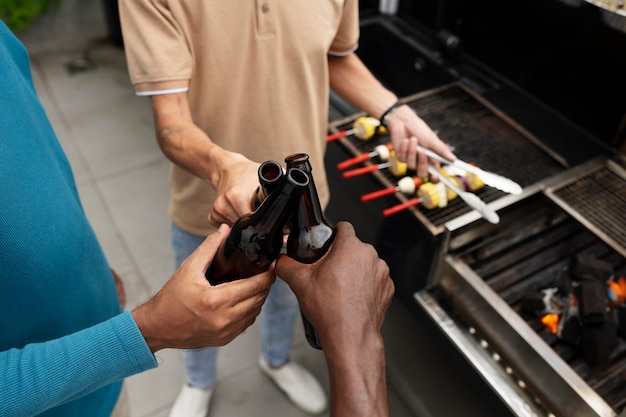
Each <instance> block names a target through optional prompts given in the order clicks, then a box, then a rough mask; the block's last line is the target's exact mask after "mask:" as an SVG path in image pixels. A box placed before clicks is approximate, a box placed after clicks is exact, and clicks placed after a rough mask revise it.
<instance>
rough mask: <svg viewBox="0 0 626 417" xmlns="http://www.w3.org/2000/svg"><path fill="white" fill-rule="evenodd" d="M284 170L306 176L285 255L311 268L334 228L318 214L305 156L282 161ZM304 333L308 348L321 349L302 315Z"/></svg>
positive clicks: (309, 166)
mask: <svg viewBox="0 0 626 417" xmlns="http://www.w3.org/2000/svg"><path fill="white" fill-rule="evenodd" d="M285 162H286V164H287V168H288V169H289V168H291V169H293V168H299V169H301V170H302V171H304V172H305V173H306V174H308V176H309V184H308V186H307V187H306V189H305V190H304V193H302V197H301V198H300V203H299V204H298V209H297V211H296V214H295V216H294V217H292V219H291V220H292V221H291V230H290V232H289V237H288V239H287V255H288V256H290V257H292V258H293V259H295V260H297V261H298V262H302V263H307V264H311V263H314V262H316V261H317V260H319V259H320V258H321V257H322V256H324V254H325V253H326V252H327V251H328V248H330V245H331V244H332V243H333V239H334V238H335V228H334V227H333V226H331V225H330V224H329V223H328V222H327V221H326V219H325V218H324V214H323V212H322V206H321V204H320V200H319V196H318V195H317V189H316V188H315V182H314V181H313V174H312V171H313V170H312V168H311V163H310V162H309V156H308V155H307V154H304V153H299V154H293V155H289V156H288V157H287V158H285ZM302 323H303V325H304V333H305V336H306V340H307V342H309V345H311V346H312V347H314V348H316V349H322V346H321V343H320V341H319V337H318V335H317V332H316V331H315V328H314V327H313V325H312V324H311V322H310V321H309V320H308V319H307V318H306V317H305V316H304V314H302Z"/></svg>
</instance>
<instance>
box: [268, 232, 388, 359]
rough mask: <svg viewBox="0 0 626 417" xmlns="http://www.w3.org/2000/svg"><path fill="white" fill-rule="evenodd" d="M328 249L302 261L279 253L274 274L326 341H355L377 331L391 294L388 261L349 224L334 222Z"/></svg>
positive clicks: (335, 343)
mask: <svg viewBox="0 0 626 417" xmlns="http://www.w3.org/2000/svg"><path fill="white" fill-rule="evenodd" d="M335 230H336V236H335V239H334V241H333V244H332V245H331V247H330V250H329V251H328V253H327V254H326V255H325V256H323V257H322V258H321V259H320V260H319V261H317V262H315V263H313V264H309V265H303V264H301V263H299V262H297V261H295V260H294V259H292V258H290V257H288V256H286V255H280V257H279V258H278V263H277V265H276V274H277V275H278V276H280V277H281V278H282V279H283V280H284V281H285V282H287V284H289V286H290V287H291V289H292V290H293V292H294V293H295V294H296V297H298V301H299V302H300V307H301V308H302V311H303V312H304V314H305V315H306V317H307V318H308V319H309V320H310V321H311V323H312V324H313V325H314V326H315V328H316V330H317V332H318V334H319V337H320V339H321V341H322V343H323V344H324V350H327V348H328V347H329V346H331V345H343V344H345V343H348V344H349V343H356V344H358V343H359V342H360V341H361V340H363V338H365V337H371V335H372V334H378V335H379V330H380V327H381V326H382V322H383V319H384V315H385V311H386V310H387V306H388V304H389V302H390V300H391V297H392V295H393V293H394V286H393V282H392V281H391V278H390V276H389V268H388V267H387V264H386V263H385V262H384V261H383V260H381V259H380V258H379V257H378V254H377V253H376V250H375V249H374V247H373V246H372V245H370V244H366V243H363V242H362V241H361V240H359V238H358V237H357V236H356V234H355V232H354V228H353V227H352V225H351V224H350V223H347V222H340V223H338V224H337V226H336V228H335Z"/></svg>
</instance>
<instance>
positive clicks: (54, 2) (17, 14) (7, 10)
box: [0, 0, 61, 32]
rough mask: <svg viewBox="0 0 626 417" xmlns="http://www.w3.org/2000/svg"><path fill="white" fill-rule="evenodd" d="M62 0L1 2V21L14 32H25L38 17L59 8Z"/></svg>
mask: <svg viewBox="0 0 626 417" xmlns="http://www.w3.org/2000/svg"><path fill="white" fill-rule="evenodd" d="M60 4H61V0H0V19H2V20H3V21H4V23H6V25H7V26H8V27H9V28H10V29H11V30H12V31H14V32H19V31H20V30H24V29H25V28H27V27H28V25H30V24H31V22H32V21H33V20H34V19H35V18H36V17H38V16H40V15H42V14H44V13H46V12H47V11H48V10H50V9H52V8H55V9H56V8H58V7H59V6H60Z"/></svg>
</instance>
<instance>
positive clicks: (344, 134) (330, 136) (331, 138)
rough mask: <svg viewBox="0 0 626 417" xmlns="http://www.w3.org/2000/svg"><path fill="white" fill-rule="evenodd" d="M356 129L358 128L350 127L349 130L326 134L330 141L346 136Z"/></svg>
mask: <svg viewBox="0 0 626 417" xmlns="http://www.w3.org/2000/svg"><path fill="white" fill-rule="evenodd" d="M355 131H356V129H349V130H342V131H341V132H337V133H333V134H330V135H328V136H326V142H330V141H333V140H335V139H339V138H345V137H346V136H350V135H352V134H354V132H355Z"/></svg>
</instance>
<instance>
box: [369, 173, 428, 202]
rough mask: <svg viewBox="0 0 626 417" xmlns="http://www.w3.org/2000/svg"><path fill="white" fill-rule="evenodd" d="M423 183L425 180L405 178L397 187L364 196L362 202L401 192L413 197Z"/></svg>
mask: <svg viewBox="0 0 626 417" xmlns="http://www.w3.org/2000/svg"><path fill="white" fill-rule="evenodd" d="M423 183H424V179H423V178H420V177H403V178H402V179H401V180H400V181H398V185H397V186H395V187H389V188H385V189H382V190H378V191H374V192H371V193H368V194H364V195H362V196H361V201H362V202H366V201H371V200H374V199H376V198H380V197H383V196H386V195H389V194H394V193H396V192H401V193H403V194H407V195H411V194H413V193H414V192H415V191H416V190H417V189H418V188H419V187H420V186H421V185H422V184H423Z"/></svg>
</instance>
